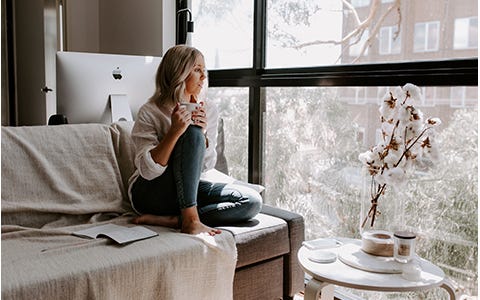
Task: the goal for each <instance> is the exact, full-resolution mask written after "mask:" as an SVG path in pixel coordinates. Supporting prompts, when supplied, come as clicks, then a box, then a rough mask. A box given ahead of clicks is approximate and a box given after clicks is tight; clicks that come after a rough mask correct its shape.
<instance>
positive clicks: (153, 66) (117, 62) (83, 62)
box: [56, 52, 161, 124]
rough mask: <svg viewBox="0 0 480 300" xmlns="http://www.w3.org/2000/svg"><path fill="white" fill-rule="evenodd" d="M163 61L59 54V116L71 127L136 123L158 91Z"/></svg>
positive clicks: (149, 57)
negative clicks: (156, 76) (144, 107)
mask: <svg viewBox="0 0 480 300" xmlns="http://www.w3.org/2000/svg"><path fill="white" fill-rule="evenodd" d="M160 60H161V58H160V57H152V56H136V55H114V54H98V53H84V52H57V62H56V67H57V114H62V115H64V116H66V118H67V120H68V123H73V124H77V123H107V124H109V123H112V122H116V121H121V120H135V116H136V114H137V112H138V109H139V108H140V106H142V105H143V104H144V103H145V102H147V100H148V98H150V97H151V96H152V95H153V92H154V90H155V75H156V71H157V68H158V65H159V64H160Z"/></svg>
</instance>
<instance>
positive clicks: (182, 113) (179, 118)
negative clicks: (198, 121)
mask: <svg viewBox="0 0 480 300" xmlns="http://www.w3.org/2000/svg"><path fill="white" fill-rule="evenodd" d="M171 121H172V126H171V127H170V131H171V133H172V134H174V135H176V136H177V137H179V136H181V135H182V134H183V133H184V132H185V130H187V128H188V126H189V125H190V124H192V114H191V113H189V112H188V111H187V109H186V108H185V107H184V106H181V105H180V104H179V103H177V105H175V108H174V109H173V112H172V117H171Z"/></svg>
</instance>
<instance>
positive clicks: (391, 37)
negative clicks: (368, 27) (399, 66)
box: [378, 26, 401, 55]
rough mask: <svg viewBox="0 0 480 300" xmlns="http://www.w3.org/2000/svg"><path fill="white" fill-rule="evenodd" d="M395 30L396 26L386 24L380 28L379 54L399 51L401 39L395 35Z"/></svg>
mask: <svg viewBox="0 0 480 300" xmlns="http://www.w3.org/2000/svg"><path fill="white" fill-rule="evenodd" d="M396 31H397V27H396V26H386V27H382V28H381V29H380V36H379V50H378V53H379V54H382V55H387V54H398V53H400V50H401V49H400V47H401V39H400V36H395V33H396Z"/></svg>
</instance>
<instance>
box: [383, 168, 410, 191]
mask: <svg viewBox="0 0 480 300" xmlns="http://www.w3.org/2000/svg"><path fill="white" fill-rule="evenodd" d="M383 177H384V178H385V181H386V183H387V184H389V185H392V186H395V187H400V186H403V185H404V184H405V182H406V176H405V171H404V170H403V169H402V168H399V167H396V168H392V169H388V170H385V172H384V173H383Z"/></svg>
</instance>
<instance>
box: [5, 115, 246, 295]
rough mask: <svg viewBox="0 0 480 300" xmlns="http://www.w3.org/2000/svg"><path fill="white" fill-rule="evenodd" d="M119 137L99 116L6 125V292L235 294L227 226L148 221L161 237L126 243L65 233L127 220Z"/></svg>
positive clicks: (126, 159) (123, 142) (125, 142)
mask: <svg viewBox="0 0 480 300" xmlns="http://www.w3.org/2000/svg"><path fill="white" fill-rule="evenodd" d="M123 132H128V131H125V130H123ZM121 135H122V130H121V128H120V129H119V128H117V127H115V126H111V127H110V126H106V125H98V124H96V125H66V126H36V127H17V128H2V152H1V155H2V202H1V204H2V243H1V250H2V253H1V255H2V265H1V272H2V288H1V291H2V299H48V300H51V299H102V300H103V299H115V300H116V299H175V300H177V299H179V300H182V299H218V300H224V299H231V298H232V284H233V275H234V271H235V264H236V258H237V254H236V247H235V241H234V238H233V237H232V235H231V234H230V233H228V232H223V233H222V234H220V235H217V236H215V237H210V236H192V235H187V234H182V233H180V232H178V231H176V230H171V229H167V228H163V227H154V226H151V227H149V228H150V229H152V230H154V231H156V232H158V233H159V235H158V236H156V237H153V238H149V239H146V240H141V241H137V242H133V243H131V244H127V245H124V246H120V245H117V244H115V243H114V242H111V241H110V240H108V239H105V238H99V239H96V240H91V239H84V238H79V237H76V236H73V235H71V233H72V232H73V231H77V230H80V229H84V228H88V227H91V226H96V225H100V224H105V223H107V222H112V223H115V224H119V225H125V226H131V224H130V223H129V222H130V220H131V212H130V210H129V207H128V199H127V198H126V187H125V181H126V180H125V178H126V177H128V175H129V174H128V172H130V171H131V169H132V166H131V164H130V163H131V161H130V158H129V157H128V155H127V154H128V152H129V150H128V149H125V148H121V147H122V145H123V147H125V145H128V140H124V139H126V138H128V137H122V136H121ZM122 139H123V140H122ZM125 170H128V171H127V173H125Z"/></svg>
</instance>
